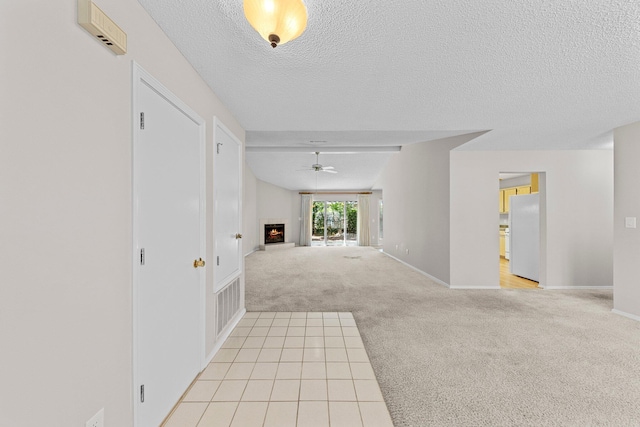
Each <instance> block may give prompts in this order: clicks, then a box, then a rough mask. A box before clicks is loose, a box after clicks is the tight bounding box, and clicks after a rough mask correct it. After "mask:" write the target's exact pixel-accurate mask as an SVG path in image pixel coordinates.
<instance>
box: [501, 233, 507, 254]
mask: <svg viewBox="0 0 640 427" xmlns="http://www.w3.org/2000/svg"><path fill="white" fill-rule="evenodd" d="M505 249H506V247H505V235H504V231H500V256H501V257H503V258H504V255H505Z"/></svg>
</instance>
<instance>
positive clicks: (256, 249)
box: [244, 248, 258, 258]
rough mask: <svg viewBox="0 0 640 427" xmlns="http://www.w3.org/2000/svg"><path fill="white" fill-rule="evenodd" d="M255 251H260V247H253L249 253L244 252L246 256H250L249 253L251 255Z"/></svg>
mask: <svg viewBox="0 0 640 427" xmlns="http://www.w3.org/2000/svg"><path fill="white" fill-rule="evenodd" d="M254 252H258V248H253V250H252V251H250V252H249V253H246V254H244V256H245V258H246V257H248V256H249V255H251V254H252V253H254Z"/></svg>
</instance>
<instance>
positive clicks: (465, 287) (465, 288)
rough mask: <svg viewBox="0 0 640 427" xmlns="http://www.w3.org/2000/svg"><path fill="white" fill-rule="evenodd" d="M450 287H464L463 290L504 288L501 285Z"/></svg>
mask: <svg viewBox="0 0 640 427" xmlns="http://www.w3.org/2000/svg"><path fill="white" fill-rule="evenodd" d="M449 289H463V290H474V289H476V290H479V291H480V290H482V291H486V290H490V291H495V290H498V291H499V290H501V289H502V288H501V287H500V286H449Z"/></svg>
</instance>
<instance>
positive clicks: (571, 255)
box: [385, 150, 613, 288]
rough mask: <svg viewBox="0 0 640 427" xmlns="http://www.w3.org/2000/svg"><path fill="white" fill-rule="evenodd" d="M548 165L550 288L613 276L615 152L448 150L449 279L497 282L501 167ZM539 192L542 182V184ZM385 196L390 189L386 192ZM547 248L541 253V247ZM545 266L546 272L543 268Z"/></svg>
mask: <svg viewBox="0 0 640 427" xmlns="http://www.w3.org/2000/svg"><path fill="white" fill-rule="evenodd" d="M502 171H531V172H546V174H545V175H543V176H542V177H541V188H543V187H544V191H545V194H546V199H545V200H546V211H547V213H546V229H547V234H546V236H545V238H546V242H543V243H546V244H545V245H543V246H546V251H544V250H543V249H541V261H540V265H541V266H545V265H546V275H544V274H541V281H540V284H541V285H542V286H545V287H548V288H559V287H580V286H587V287H592V286H611V285H612V283H613V278H612V275H613V265H612V263H613V257H612V251H613V222H612V221H613V152H612V151H608V150H592V151H577V150H576V151H482V152H481V151H475V152H474V151H459V150H455V151H452V152H451V287H488V288H497V287H498V286H499V280H500V279H499V267H498V266H499V260H498V256H497V254H498V250H499V240H498V233H497V228H498V222H499V215H498V207H497V201H496V198H497V194H498V188H499V184H498V174H499V172H502ZM541 193H542V190H541ZM385 197H386V196H385ZM543 252H544V253H543ZM541 273H542V272H541Z"/></svg>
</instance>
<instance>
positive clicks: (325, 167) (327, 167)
mask: <svg viewBox="0 0 640 427" xmlns="http://www.w3.org/2000/svg"><path fill="white" fill-rule="evenodd" d="M322 169H335V168H334V167H333V166H323V167H322Z"/></svg>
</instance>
